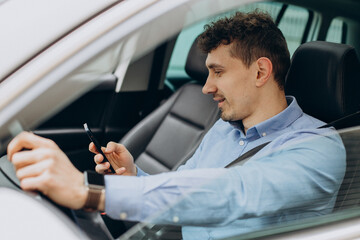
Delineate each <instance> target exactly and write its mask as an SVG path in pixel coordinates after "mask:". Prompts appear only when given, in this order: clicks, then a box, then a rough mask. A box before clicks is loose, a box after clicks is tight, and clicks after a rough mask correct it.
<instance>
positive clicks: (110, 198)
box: [105, 175, 143, 221]
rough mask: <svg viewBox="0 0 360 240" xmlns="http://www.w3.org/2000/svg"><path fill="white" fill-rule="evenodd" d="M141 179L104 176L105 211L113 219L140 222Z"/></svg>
mask: <svg viewBox="0 0 360 240" xmlns="http://www.w3.org/2000/svg"><path fill="white" fill-rule="evenodd" d="M142 190H143V178H140V177H134V176H118V175H106V176H105V211H106V213H107V215H108V216H109V217H111V218H114V219H120V220H129V221H140V219H141V216H142V209H143V203H142V201H141V199H142V195H143V191H142Z"/></svg>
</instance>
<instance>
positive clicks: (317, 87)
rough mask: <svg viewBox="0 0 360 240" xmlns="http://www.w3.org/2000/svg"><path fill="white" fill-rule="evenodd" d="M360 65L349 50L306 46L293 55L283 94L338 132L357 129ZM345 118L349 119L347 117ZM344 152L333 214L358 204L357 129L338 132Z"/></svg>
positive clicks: (330, 45)
mask: <svg viewBox="0 0 360 240" xmlns="http://www.w3.org/2000/svg"><path fill="white" fill-rule="evenodd" d="M359 89H360V63H359V59H358V57H357V54H356V51H355V49H354V48H353V47H351V46H349V45H345V44H337V43H330V42H322V41H318V42H309V43H305V44H303V45H301V46H300V47H299V48H298V49H297V50H296V51H295V53H294V55H293V58H292V63H291V66H290V69H289V72H288V75H287V78H286V84H285V91H286V94H288V95H293V96H295V97H296V99H297V101H298V103H299V105H300V106H301V108H302V109H303V111H304V112H305V113H308V114H309V115H312V116H314V117H316V118H318V119H321V120H323V121H324V122H327V123H330V122H332V123H331V124H330V125H333V126H335V127H336V128H337V129H338V130H340V129H342V128H345V127H352V126H359V125H360V117H359V116H360V113H359V112H358V111H359V107H360V94H358V91H359ZM347 116H349V117H347ZM339 133H340V136H341V137H342V140H343V143H344V145H345V148H346V155H347V158H346V163H347V167H346V173H345V177H344V180H343V182H342V184H341V187H340V190H339V193H338V197H337V201H336V204H335V208H334V210H339V209H344V208H348V207H352V206H355V205H359V204H360V181H359V180H360V171H359V168H360V157H359V156H360V141H359V139H360V128H359V127H357V128H356V129H352V130H340V131H339Z"/></svg>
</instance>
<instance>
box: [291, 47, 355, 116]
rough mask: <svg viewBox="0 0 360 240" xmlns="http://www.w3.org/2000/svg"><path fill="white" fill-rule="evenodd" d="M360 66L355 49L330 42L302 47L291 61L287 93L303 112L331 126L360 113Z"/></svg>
mask: <svg viewBox="0 0 360 240" xmlns="http://www.w3.org/2000/svg"><path fill="white" fill-rule="evenodd" d="M359 90H360V63H359V59H358V57H357V54H356V51H355V49H354V48H353V47H351V46H349V45H345V44H338V43H330V42H322V41H318V42H308V43H304V44H302V45H301V46H300V47H299V48H298V49H297V50H296V51H295V53H294V55H293V57H292V62H291V66H290V69H289V72H288V74H287V77H286V83H285V92H286V94H287V95H293V96H295V97H296V99H297V101H298V103H299V105H300V106H301V108H302V109H303V111H304V112H305V113H307V114H309V115H311V116H314V117H316V118H318V119H320V120H322V121H324V122H332V121H334V120H337V119H339V118H342V117H344V116H346V115H348V114H351V113H354V112H355V111H357V110H359V106H360V94H359V93H358V92H359Z"/></svg>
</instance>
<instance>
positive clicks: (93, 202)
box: [84, 187, 104, 211]
mask: <svg viewBox="0 0 360 240" xmlns="http://www.w3.org/2000/svg"><path fill="white" fill-rule="evenodd" d="M103 192H104V189H94V188H89V187H88V196H87V199H86V202H85V205H84V209H85V210H87V211H96V210H98V207H99V203H100V198H101V194H102V193H103Z"/></svg>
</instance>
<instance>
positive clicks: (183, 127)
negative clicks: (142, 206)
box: [120, 41, 219, 174]
mask: <svg viewBox="0 0 360 240" xmlns="http://www.w3.org/2000/svg"><path fill="white" fill-rule="evenodd" d="M205 59H206V54H204V53H202V52H201V51H200V50H199V49H198V47H197V43H196V41H194V43H193V45H192V47H191V49H190V51H189V54H188V57H187V61H186V66H185V70H186V72H187V74H188V75H189V76H190V78H191V79H192V80H193V82H195V83H190V84H185V85H184V86H183V87H181V88H180V89H179V90H178V91H176V92H175V93H174V94H173V95H172V96H171V97H170V98H169V99H168V100H167V101H166V102H165V103H164V104H162V105H161V106H160V107H159V108H157V109H156V110H155V111H154V112H153V113H151V114H150V115H149V116H147V117H146V118H145V119H143V120H142V121H141V122H139V123H138V124H137V125H136V126H135V127H134V128H133V129H132V130H130V131H129V132H128V133H127V134H126V135H125V136H124V137H123V138H122V139H121V140H120V143H122V144H124V145H125V146H126V147H127V148H128V149H129V151H130V152H131V153H132V155H133V157H134V160H135V163H136V164H137V165H138V166H139V167H140V168H141V169H142V170H144V171H145V172H147V173H149V174H156V173H160V172H165V171H170V170H173V169H176V168H177V167H178V166H180V165H181V164H182V163H184V162H185V161H186V160H187V159H188V158H190V157H191V155H192V154H193V153H194V151H195V150H196V148H197V146H198V145H199V144H200V142H201V139H202V137H203V136H204V134H205V133H206V132H207V130H208V129H209V128H211V126H212V125H213V124H214V123H215V122H216V120H217V119H218V118H219V110H218V108H217V104H216V103H215V102H214V101H213V99H212V96H208V95H204V94H202V92H201V89H202V85H203V84H204V83H205V81H206V79H207V75H208V70H207V68H206V67H205Z"/></svg>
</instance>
